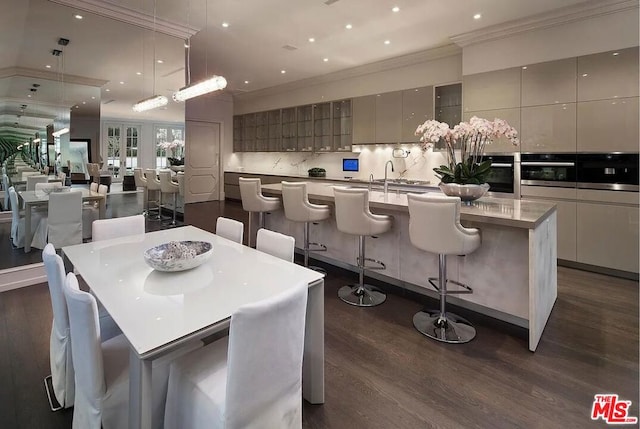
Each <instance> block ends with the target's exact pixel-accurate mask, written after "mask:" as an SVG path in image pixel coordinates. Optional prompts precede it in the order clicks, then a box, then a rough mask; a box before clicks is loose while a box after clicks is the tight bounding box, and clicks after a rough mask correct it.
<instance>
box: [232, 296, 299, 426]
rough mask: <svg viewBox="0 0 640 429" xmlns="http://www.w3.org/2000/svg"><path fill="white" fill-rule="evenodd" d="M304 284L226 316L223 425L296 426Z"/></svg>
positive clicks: (297, 422)
mask: <svg viewBox="0 0 640 429" xmlns="http://www.w3.org/2000/svg"><path fill="white" fill-rule="evenodd" d="M306 308H307V285H306V284H297V285H296V286H295V287H292V288H291V289H288V290H287V291H285V292H283V293H281V294H279V295H277V296H275V297H272V298H270V299H267V300H263V301H259V302H255V303H252V304H248V305H245V306H242V307H240V308H239V309H238V310H237V311H236V312H235V313H233V315H232V316H231V326H230V328H229V346H228V358H227V386H226V401H225V412H224V416H225V425H224V427H225V428H227V429H236V428H249V427H254V428H257V427H263V428H301V427H302V355H303V348H304V329H305V315H306Z"/></svg>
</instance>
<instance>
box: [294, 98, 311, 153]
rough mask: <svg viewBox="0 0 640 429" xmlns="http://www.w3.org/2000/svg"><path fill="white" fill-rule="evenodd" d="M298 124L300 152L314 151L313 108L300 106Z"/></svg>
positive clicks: (297, 111)
mask: <svg viewBox="0 0 640 429" xmlns="http://www.w3.org/2000/svg"><path fill="white" fill-rule="evenodd" d="M296 118H297V123H298V150H299V151H303V152H311V151H312V150H313V106H311V105H307V106H299V107H297V108H296Z"/></svg>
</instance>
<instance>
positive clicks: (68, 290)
mask: <svg viewBox="0 0 640 429" xmlns="http://www.w3.org/2000/svg"><path fill="white" fill-rule="evenodd" d="M64 284H65V286H64V288H63V289H64V295H65V298H66V302H67V309H68V312H69V325H70V334H71V354H72V356H73V366H74V370H75V375H76V377H75V380H76V384H75V401H74V407H73V429H100V428H101V427H102V428H104V429H121V428H126V427H129V423H128V419H129V354H130V349H129V342H128V341H127V339H126V338H125V337H124V335H117V336H115V337H113V338H110V339H109V340H107V341H104V342H101V331H100V325H99V323H98V307H97V303H96V299H95V298H94V297H93V295H91V294H90V293H87V292H83V291H81V290H80V289H79V287H78V280H77V279H76V276H75V274H73V273H69V274H68V275H67V278H66V281H65V283H64ZM152 374H153V375H152V386H153V395H152V396H153V398H152V421H154V422H158V423H159V426H158V427H162V420H163V417H164V403H165V399H166V393H167V377H168V367H167V366H166V365H164V366H154V368H153V373H152Z"/></svg>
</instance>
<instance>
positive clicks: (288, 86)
mask: <svg viewBox="0 0 640 429" xmlns="http://www.w3.org/2000/svg"><path fill="white" fill-rule="evenodd" d="M461 53H462V49H460V47H458V46H456V45H454V44H448V45H444V46H439V47H437V48H432V49H427V50H423V51H418V52H412V53H410V54H406V55H401V56H399V57H393V58H387V59H384V60H381V61H376V62H373V63H369V64H364V65H362V66H357V67H352V68H348V69H343V70H338V71H335V72H331V73H327V74H323V75H320V76H314V77H310V78H306V79H301V80H296V81H293V82H289V83H284V84H282V85H277V86H271V87H268V88H263V89H258V90H255V91H247V92H244V91H243V92H242V93H237V92H236V93H234V98H236V99H238V100H248V99H252V98H254V97H255V98H258V97H264V96H269V95H273V94H278V93H281V92H285V91H293V90H296V89H300V88H305V87H308V86H313V85H318V84H322V83H329V82H336V81H339V80H343V79H349V78H354V77H360V76H364V75H367V74H372V73H379V72H384V71H388V70H393V69H398V68H402V67H408V66H412V65H415V64H420V63H424V62H427V61H433V60H437V59H439V58H445V57H450V56H453V55H460V54H461Z"/></svg>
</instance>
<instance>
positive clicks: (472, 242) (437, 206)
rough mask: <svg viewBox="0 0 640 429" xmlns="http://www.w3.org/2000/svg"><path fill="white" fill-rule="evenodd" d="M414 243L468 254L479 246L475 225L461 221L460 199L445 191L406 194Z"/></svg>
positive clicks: (440, 251) (446, 252)
mask: <svg viewBox="0 0 640 429" xmlns="http://www.w3.org/2000/svg"><path fill="white" fill-rule="evenodd" d="M407 200H408V204H409V238H410V240H411V244H413V245H414V246H416V247H417V248H418V249H422V250H425V251H427V252H432V253H438V254H444V255H466V254H467V253H471V252H473V251H474V250H476V249H477V248H478V247H479V246H480V233H479V232H478V230H477V229H476V228H465V227H463V226H462V225H461V224H460V198H459V197H448V196H446V195H443V194H437V193H429V194H407Z"/></svg>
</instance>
